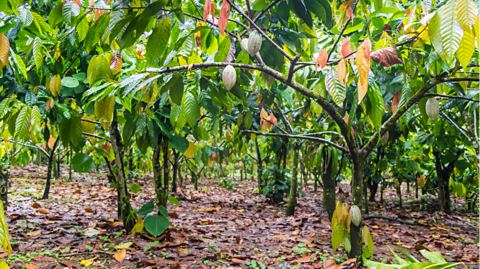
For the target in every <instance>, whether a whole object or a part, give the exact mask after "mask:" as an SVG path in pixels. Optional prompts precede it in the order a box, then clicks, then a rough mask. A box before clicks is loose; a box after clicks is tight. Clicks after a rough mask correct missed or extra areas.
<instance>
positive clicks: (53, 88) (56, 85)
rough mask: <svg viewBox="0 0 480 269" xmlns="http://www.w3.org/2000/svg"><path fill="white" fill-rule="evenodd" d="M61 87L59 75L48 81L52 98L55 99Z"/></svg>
mask: <svg viewBox="0 0 480 269" xmlns="http://www.w3.org/2000/svg"><path fill="white" fill-rule="evenodd" d="M61 87H62V78H61V77H60V75H56V76H53V77H52V78H51V79H50V88H49V90H50V92H51V93H52V95H53V97H57V96H58V94H59V93H60V88H61Z"/></svg>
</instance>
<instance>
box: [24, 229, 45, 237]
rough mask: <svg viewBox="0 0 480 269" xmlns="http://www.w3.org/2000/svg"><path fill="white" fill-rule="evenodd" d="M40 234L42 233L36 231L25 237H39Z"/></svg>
mask: <svg viewBox="0 0 480 269" xmlns="http://www.w3.org/2000/svg"><path fill="white" fill-rule="evenodd" d="M41 233H42V231H40V230H36V231H33V232H29V233H27V236H28V237H32V236H37V235H39V234H41Z"/></svg>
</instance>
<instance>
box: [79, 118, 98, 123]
mask: <svg viewBox="0 0 480 269" xmlns="http://www.w3.org/2000/svg"><path fill="white" fill-rule="evenodd" d="M80 120H81V121H85V122H90V123H95V124H98V125H101V123H100V122H98V121H94V120H88V119H83V118H81V119H80Z"/></svg>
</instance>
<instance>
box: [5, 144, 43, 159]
mask: <svg viewBox="0 0 480 269" xmlns="http://www.w3.org/2000/svg"><path fill="white" fill-rule="evenodd" d="M0 141H5V140H4V139H2V140H0ZM7 142H10V143H14V144H17V145H21V146H24V147H29V148H34V149H38V150H40V151H41V152H42V153H43V154H45V156H47V158H48V157H50V155H49V154H48V153H47V152H46V151H45V150H44V149H43V148H42V147H39V146H37V145H35V146H32V145H28V144H23V143H19V142H16V141H13V140H10V139H8V140H7ZM15 154H16V153H15Z"/></svg>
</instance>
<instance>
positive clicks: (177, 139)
mask: <svg viewBox="0 0 480 269" xmlns="http://www.w3.org/2000/svg"><path fill="white" fill-rule="evenodd" d="M170 145H171V146H172V148H174V149H176V150H178V151H179V152H181V153H185V151H187V149H188V146H189V145H190V143H189V142H188V140H187V139H186V138H185V137H183V136H181V135H175V136H174V137H173V138H172V139H171V140H170Z"/></svg>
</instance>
